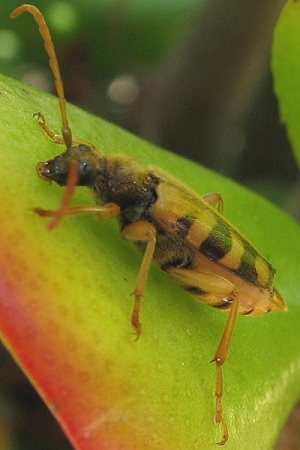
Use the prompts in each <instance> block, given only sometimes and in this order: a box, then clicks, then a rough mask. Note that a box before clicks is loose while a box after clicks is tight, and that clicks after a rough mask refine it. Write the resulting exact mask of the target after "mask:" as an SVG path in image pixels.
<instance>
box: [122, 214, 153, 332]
mask: <svg viewBox="0 0 300 450" xmlns="http://www.w3.org/2000/svg"><path fill="white" fill-rule="evenodd" d="M122 236H123V237H124V238H125V239H127V240H130V241H133V242H144V243H145V244H146V248H145V252H144V256H143V260H142V264H141V267H140V271H139V274H138V278H137V282H136V286H135V289H134V292H133V295H134V305H133V309H132V314H131V324H132V326H133V327H134V328H135V331H136V338H137V339H138V338H139V336H140V334H141V332H142V325H141V323H140V319H139V317H140V309H141V299H142V298H143V296H144V293H145V290H146V284H147V279H148V274H149V270H150V266H151V262H152V260H153V255H154V251H155V245H156V229H155V227H154V226H153V225H152V224H151V223H150V222H147V221H146V220H140V221H138V222H134V223H131V224H129V225H127V226H126V227H125V228H123V230H122Z"/></svg>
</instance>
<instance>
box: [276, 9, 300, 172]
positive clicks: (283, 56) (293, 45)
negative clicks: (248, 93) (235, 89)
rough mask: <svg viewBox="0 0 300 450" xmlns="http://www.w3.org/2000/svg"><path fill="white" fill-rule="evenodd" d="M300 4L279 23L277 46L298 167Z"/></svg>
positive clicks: (280, 92) (279, 89)
mask: <svg viewBox="0 0 300 450" xmlns="http://www.w3.org/2000/svg"><path fill="white" fill-rule="evenodd" d="M299 23H300V2H299V1H296V0H289V1H288V2H287V3H286V5H285V7H284V8H283V10H282V13H281V16H280V19H279V21H278V23H277V26H276V29H275V34H274V42H273V60H272V66H273V72H274V82H275V83H274V84H275V91H276V94H277V96H278V99H279V106H280V112H281V117H282V120H283V122H284V123H286V125H287V130H288V134H289V138H290V141H291V143H292V146H293V150H294V154H295V157H296V160H297V161H298V165H299V164H300V127H299V117H300V81H299V75H300V58H299V54H300V27H299Z"/></svg>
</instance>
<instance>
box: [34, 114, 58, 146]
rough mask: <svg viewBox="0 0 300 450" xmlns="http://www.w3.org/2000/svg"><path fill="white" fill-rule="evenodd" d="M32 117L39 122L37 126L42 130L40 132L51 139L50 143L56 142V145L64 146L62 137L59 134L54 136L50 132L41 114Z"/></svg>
mask: <svg viewBox="0 0 300 450" xmlns="http://www.w3.org/2000/svg"><path fill="white" fill-rule="evenodd" d="M33 116H37V117H38V120H39V126H40V127H41V128H42V130H43V131H44V132H45V133H46V135H47V136H48V137H49V138H50V139H52V141H54V142H56V143H57V144H64V143H65V140H64V138H63V136H61V135H60V134H55V133H54V131H52V130H51V129H50V128H49V127H48V125H47V124H46V120H45V116H44V114H42V113H41V112H38V113H35V114H34V115H33Z"/></svg>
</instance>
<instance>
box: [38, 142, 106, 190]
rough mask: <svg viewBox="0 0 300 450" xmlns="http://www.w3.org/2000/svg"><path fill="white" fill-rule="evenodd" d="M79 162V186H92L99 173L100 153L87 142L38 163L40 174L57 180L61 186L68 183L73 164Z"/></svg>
mask: <svg viewBox="0 0 300 450" xmlns="http://www.w3.org/2000/svg"><path fill="white" fill-rule="evenodd" d="M75 162H77V163H78V182H77V185H78V186H91V185H92V184H93V182H94V180H95V177H96V175H97V166H98V162H99V155H97V154H96V152H95V149H93V148H91V147H89V146H88V145H86V144H80V145H78V146H75V147H70V148H69V149H67V150H66V151H65V153H62V154H61V155H59V156H56V157H55V158H53V159H50V160H49V161H46V162H41V163H38V165H37V167H36V170H37V173H38V175H39V176H40V177H41V178H42V179H43V180H46V181H52V180H53V181H55V183H57V184H59V185H60V186H65V185H66V184H67V180H68V175H69V172H70V168H71V165H72V164H74V163H75Z"/></svg>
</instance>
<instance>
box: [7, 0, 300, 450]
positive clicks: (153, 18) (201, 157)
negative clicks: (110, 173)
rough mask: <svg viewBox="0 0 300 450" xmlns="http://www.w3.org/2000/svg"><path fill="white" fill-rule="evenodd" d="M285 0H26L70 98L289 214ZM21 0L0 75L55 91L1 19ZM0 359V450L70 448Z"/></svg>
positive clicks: (28, 46)
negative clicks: (282, 65)
mask: <svg viewBox="0 0 300 450" xmlns="http://www.w3.org/2000/svg"><path fill="white" fill-rule="evenodd" d="M284 3H285V1H283V0H280V1H278V0H273V1H264V2H262V1H258V0H252V1H251V0H247V1H246V0H223V1H222V2H219V1H218V0H198V1H196V0H151V1H149V0H72V1H69V2H67V1H51V0H47V1H42V0H39V1H37V2H35V5H36V6H37V7H38V8H39V9H40V10H41V11H42V12H43V14H44V15H45V18H46V20H47V23H48V25H49V28H50V31H51V34H52V38H53V41H54V43H55V48H56V51H57V55H58V58H59V61H60V68H61V72H62V77H63V80H64V83H65V91H66V97H67V99H68V100H69V101H70V102H72V103H75V104H77V105H79V106H81V107H83V108H84V109H87V110H88V111H90V112H93V113H94V114H96V115H101V116H102V117H104V118H106V119H108V120H110V121H113V122H115V123H116V124H119V125H121V126H122V127H124V128H127V129H129V130H131V131H133V132H134V133H136V134H138V135H140V136H142V137H144V138H145V139H148V140H150V141H152V142H155V143H157V144H158V145H160V146H162V147H165V148H167V149H168V150H170V151H174V152H177V153H180V154H182V155H185V156H187V157H189V158H192V159H195V160H197V161H199V162H200V163H202V164H204V165H206V166H209V167H211V168H214V169H215V170H217V171H219V172H221V173H223V174H225V175H228V176H230V177H232V178H234V179H236V180H238V181H240V182H242V183H244V184H246V185H248V186H251V187H252V188H253V189H255V190H257V191H259V192H261V193H262V194H263V195H264V196H266V197H268V198H270V199H271V200H272V201H273V202H276V203H278V204H280V205H281V206H282V207H284V208H285V209H287V210H288V211H289V212H290V213H291V214H293V215H295V216H297V211H298V214H299V209H300V208H299V200H298V199H299V195H298V192H299V173H298V170H297V167H296V164H295V162H294V158H293V156H292V152H291V149H290V146H289V144H288V141H287V138H286V133H285V128H284V126H283V125H282V123H281V122H280V117H279V114H278V108H277V101H276V98H275V96H274V94H273V91H272V75H271V71H270V56H271V43H272V33H273V29H274V26H275V23H276V20H277V18H278V16H279V14H280V10H281V8H282V7H283V5H284ZM19 5H20V3H18V2H15V1H14V0H13V1H12V0H2V2H1V12H0V72H1V73H3V74H5V75H8V76H11V77H14V78H18V79H20V80H22V81H24V82H25V83H29V84H32V85H36V86H37V87H39V88H41V89H45V90H48V91H50V92H53V93H54V85H53V77H52V74H51V72H50V69H49V66H48V60H47V55H46V53H45V51H44V49H43V44H42V40H41V36H40V34H39V32H38V29H37V25H36V23H35V22H34V21H33V18H32V17H31V16H30V15H29V14H26V15H23V16H21V17H19V18H17V19H15V20H14V21H12V20H10V19H9V16H10V13H11V12H12V10H13V9H14V8H15V7H17V6H19ZM32 112H33V113H34V112H35V111H32ZM43 113H44V114H45V115H46V117H47V111H43ZM57 114H59V110H58V109H57ZM73 134H74V136H75V137H77V138H80V136H77V135H76V130H73ZM120 152H122V149H120ZM203 194H206V193H203ZM225 208H226V199H225ZM0 357H1V362H2V365H1V378H0V450H2V449H6V450H9V449H14V450H19V449H22V450H23V449H24V450H36V449H45V450H47V449H50V448H51V449H53V448H55V449H57V450H60V449H67V448H69V444H68V443H67V442H66V440H65V438H64V437H63V436H62V433H61V431H60V430H58V427H56V425H55V423H54V422H53V421H52V418H51V415H50V413H48V411H46V410H45V408H44V407H43V405H42V403H41V402H40V400H39V399H38V397H37V395H36V394H35V392H34V390H33V389H32V388H31V387H30V386H29V385H28V384H27V382H26V381H25V380H24V378H23V376H22V375H21V373H20V372H19V371H18V369H16V368H15V366H14V364H13V362H12V361H11V360H10V359H9V358H8V357H7V355H6V353H5V350H1V355H0ZM1 439H2V441H1ZM279 448H285V447H278V449H279ZM289 448H290V447H289ZM295 448H296V447H295Z"/></svg>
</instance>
